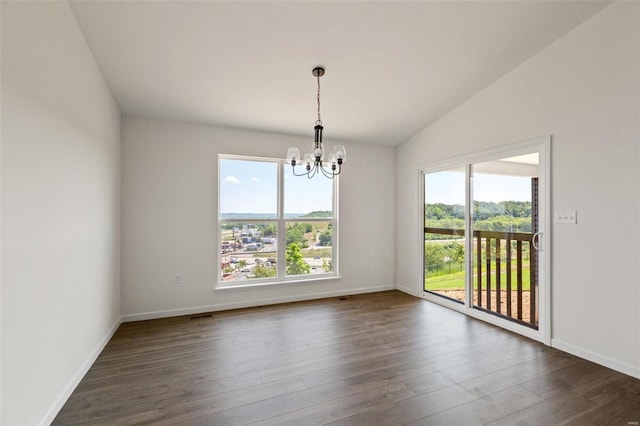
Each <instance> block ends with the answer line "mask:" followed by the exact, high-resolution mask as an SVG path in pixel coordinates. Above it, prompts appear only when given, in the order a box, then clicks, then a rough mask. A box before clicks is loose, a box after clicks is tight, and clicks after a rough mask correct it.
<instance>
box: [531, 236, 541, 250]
mask: <svg viewBox="0 0 640 426" xmlns="http://www.w3.org/2000/svg"><path fill="white" fill-rule="evenodd" d="M540 237H542V232H536V233H535V234H533V237H531V245H532V246H533V248H534V249H536V250H538V251H542V248H541V247H540Z"/></svg>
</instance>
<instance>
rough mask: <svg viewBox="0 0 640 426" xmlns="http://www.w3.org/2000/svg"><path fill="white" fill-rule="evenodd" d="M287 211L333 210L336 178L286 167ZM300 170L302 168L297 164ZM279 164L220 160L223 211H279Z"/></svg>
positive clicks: (285, 208) (221, 204) (221, 209)
mask: <svg viewBox="0 0 640 426" xmlns="http://www.w3.org/2000/svg"><path fill="white" fill-rule="evenodd" d="M284 167H285V169H284V171H285V173H284V179H285V181H284V186H285V206H284V211H285V213H309V212H311V211H314V210H332V207H331V206H332V188H333V181H332V180H331V179H327V178H325V177H324V176H315V177H314V178H313V179H307V178H306V177H297V176H293V174H292V173H291V166H287V165H285V166H284ZM297 169H298V172H301V171H302V168H300V167H297ZM277 197H278V167H277V165H276V164H275V163H269V162H261V161H245V160H230V159H222V160H221V161H220V213H223V214H224V213H273V214H274V215H275V213H276V212H277V208H278V206H277V200H278V198H277Z"/></svg>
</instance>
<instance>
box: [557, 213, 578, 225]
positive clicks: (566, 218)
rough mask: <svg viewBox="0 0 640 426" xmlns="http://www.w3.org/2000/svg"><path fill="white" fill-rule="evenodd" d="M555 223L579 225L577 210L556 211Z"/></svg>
mask: <svg viewBox="0 0 640 426" xmlns="http://www.w3.org/2000/svg"><path fill="white" fill-rule="evenodd" d="M555 223H565V224H569V225H575V224H576V223H578V212H577V211H575V210H556V214H555Z"/></svg>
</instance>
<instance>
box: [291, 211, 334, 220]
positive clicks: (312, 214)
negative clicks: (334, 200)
mask: <svg viewBox="0 0 640 426" xmlns="http://www.w3.org/2000/svg"><path fill="white" fill-rule="evenodd" d="M298 217H329V218H330V217H333V212H331V211H329V210H315V211H312V212H310V213H307V214H305V215H301V216H298Z"/></svg>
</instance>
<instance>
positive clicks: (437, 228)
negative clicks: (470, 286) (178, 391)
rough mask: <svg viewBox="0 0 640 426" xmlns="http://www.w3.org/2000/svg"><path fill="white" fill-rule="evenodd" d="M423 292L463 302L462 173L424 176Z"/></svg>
mask: <svg viewBox="0 0 640 426" xmlns="http://www.w3.org/2000/svg"><path fill="white" fill-rule="evenodd" d="M424 200H425V206H424V226H425V230H424V239H425V241H424V289H425V290H426V291H428V292H431V293H434V294H437V295H439V296H443V297H447V298H450V299H453V300H455V301H458V302H464V300H465V282H466V280H465V268H464V262H465V260H464V257H465V232H464V227H465V222H464V220H465V219H464V214H465V213H464V212H465V171H464V168H459V169H452V170H447V171H442V172H436V173H427V174H425V175H424Z"/></svg>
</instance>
